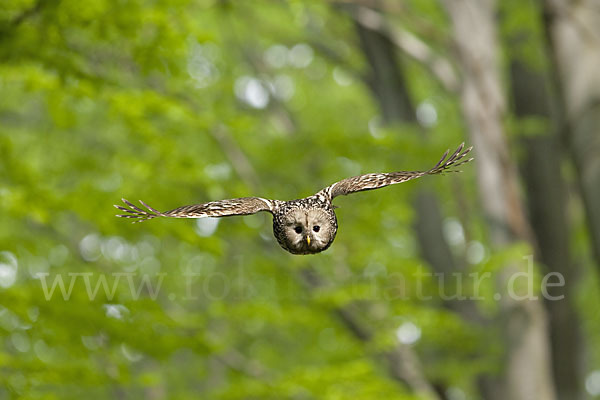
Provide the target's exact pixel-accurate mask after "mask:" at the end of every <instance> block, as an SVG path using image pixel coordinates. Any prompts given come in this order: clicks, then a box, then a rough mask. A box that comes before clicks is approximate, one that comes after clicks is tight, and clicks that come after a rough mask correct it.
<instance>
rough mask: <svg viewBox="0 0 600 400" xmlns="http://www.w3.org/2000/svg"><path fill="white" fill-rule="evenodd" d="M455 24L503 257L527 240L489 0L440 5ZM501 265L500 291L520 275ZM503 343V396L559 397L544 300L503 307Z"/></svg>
mask: <svg viewBox="0 0 600 400" xmlns="http://www.w3.org/2000/svg"><path fill="white" fill-rule="evenodd" d="M443 4H444V5H445V8H446V10H447V12H448V15H449V17H450V20H451V22H452V28H453V32H454V40H455V43H456V47H457V51H458V60H459V62H460V64H461V66H462V71H463V72H464V76H463V84H462V88H461V103H462V110H463V113H464V116H465V120H466V122H467V126H468V128H469V132H470V134H471V138H472V143H473V145H474V147H475V149H476V163H477V178H478V183H479V190H480V196H481V200H482V206H483V211H484V214H485V216H486V218H487V221H488V225H489V234H490V239H491V243H492V245H493V246H494V247H495V249H496V250H502V249H504V248H506V247H508V246H510V245H512V244H514V243H516V242H518V241H529V240H530V239H531V238H530V228H529V226H528V224H527V221H526V218H525V214H524V210H523V207H522V205H521V201H520V198H519V192H518V180H517V172H516V167H515V164H514V163H513V161H512V160H511V158H510V154H509V151H508V144H507V142H506V138H505V135H504V132H503V127H502V118H503V116H504V112H505V99H504V94H503V92H502V89H501V80H500V73H499V71H498V64H497V59H496V54H497V52H498V44H497V38H496V22H495V20H494V2H493V1H491V0H444V1H443ZM521 262H522V261H521V260H519V261H515V263H513V264H510V265H506V266H505V267H504V268H503V270H502V272H501V274H500V276H501V282H499V283H500V285H501V287H503V288H504V287H506V284H507V281H508V278H509V276H511V275H512V274H513V273H515V272H516V271H517V265H518V263H521ZM501 317H502V319H503V321H504V327H505V337H506V339H507V342H506V366H505V379H506V393H507V398H509V399H511V400H530V399H540V400H553V399H555V398H556V395H555V389H554V383H553V381H552V373H551V368H550V365H551V364H550V359H551V357H550V345H549V338H548V332H547V316H546V313H545V310H544V307H543V304H542V303H541V301H534V300H516V299H514V298H511V297H510V296H504V298H503V300H502V302H501Z"/></svg>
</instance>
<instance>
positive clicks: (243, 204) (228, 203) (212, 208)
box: [115, 197, 277, 223]
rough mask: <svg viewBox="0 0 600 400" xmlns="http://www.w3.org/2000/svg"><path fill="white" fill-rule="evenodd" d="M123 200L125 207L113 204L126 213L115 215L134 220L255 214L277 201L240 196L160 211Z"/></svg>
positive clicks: (274, 205)
mask: <svg viewBox="0 0 600 400" xmlns="http://www.w3.org/2000/svg"><path fill="white" fill-rule="evenodd" d="M121 200H123V203H125V205H126V207H123V206H119V205H116V204H115V207H116V208H118V209H119V210H121V211H124V212H126V213H127V214H120V215H117V217H122V218H134V219H136V221H133V222H134V223H135V222H142V221H146V220H148V219H152V218H156V217H172V218H204V217H228V216H233V215H248V214H255V213H257V212H259V211H269V212H271V213H272V212H273V211H274V210H275V208H276V205H277V202H276V201H274V200H268V199H263V198H261V197H242V198H239V199H228V200H219V201H211V202H209V203H203V204H193V205H189V206H183V207H179V208H176V209H174V210H171V211H165V212H160V211H158V210H155V209H154V208H152V207H150V206H149V205H148V204H146V203H144V202H143V201H141V200H140V203H141V204H142V206H144V207H145V208H146V209H147V210H144V209H142V208H140V207H137V206H135V205H134V204H132V203H131V202H129V201H127V200H126V199H121Z"/></svg>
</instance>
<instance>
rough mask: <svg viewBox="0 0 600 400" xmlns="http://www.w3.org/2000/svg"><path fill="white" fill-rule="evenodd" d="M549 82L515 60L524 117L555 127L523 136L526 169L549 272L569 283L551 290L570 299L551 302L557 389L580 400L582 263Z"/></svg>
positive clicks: (514, 82) (518, 110) (518, 107)
mask: <svg viewBox="0 0 600 400" xmlns="http://www.w3.org/2000/svg"><path fill="white" fill-rule="evenodd" d="M548 85H549V82H548V81H547V80H546V79H544V74H543V71H533V70H532V69H531V68H530V67H528V66H527V65H525V64H524V63H523V62H520V61H518V60H515V61H513V62H512V65H511V92H512V97H513V104H514V108H515V115H516V116H517V117H518V118H531V117H535V118H544V119H546V121H548V122H549V124H548V125H549V126H550V128H549V131H547V132H543V133H536V134H534V135H530V136H524V137H523V138H522V139H521V141H522V143H523V146H524V148H525V151H526V155H525V156H524V157H523V162H522V168H521V170H522V176H523V177H524V179H525V181H526V185H525V187H526V188H527V199H528V209H529V217H530V221H531V224H532V228H533V232H534V234H535V238H536V243H537V258H539V259H540V260H541V261H542V263H543V264H544V266H545V267H546V269H545V271H544V272H546V273H550V272H558V273H560V274H561V275H562V276H563V277H564V282H565V285H564V286H563V287H561V288H556V289H554V290H553V291H552V293H550V294H551V295H552V296H555V297H558V296H564V298H563V299H562V300H555V301H552V300H548V301H547V302H546V307H547V309H548V312H549V316H550V335H551V336H550V338H551V345H552V358H553V362H552V367H553V371H554V380H555V382H556V390H557V394H558V397H559V398H560V399H573V400H577V399H581V398H582V396H583V394H582V392H581V384H580V378H579V377H580V376H581V373H580V372H581V371H580V369H581V365H582V360H581V358H582V351H581V347H582V346H581V336H582V335H581V331H580V326H581V323H580V321H578V317H577V312H576V308H575V304H574V303H573V301H574V297H575V289H576V288H575V285H576V283H577V277H576V271H577V267H576V265H575V263H574V262H573V260H572V259H571V255H570V251H569V226H568V223H567V215H566V209H567V204H566V200H567V191H566V184H565V182H564V179H563V177H562V174H561V168H560V160H561V158H562V157H561V156H562V154H561V152H560V150H559V145H558V143H559V142H558V139H559V138H558V126H557V124H556V118H555V117H554V116H553V115H552V112H551V110H552V109H555V107H552V106H551V104H550V101H551V100H550V99H551V97H550V95H549V93H548V90H547V87H548ZM553 121H554V124H553V123H552V122H553Z"/></svg>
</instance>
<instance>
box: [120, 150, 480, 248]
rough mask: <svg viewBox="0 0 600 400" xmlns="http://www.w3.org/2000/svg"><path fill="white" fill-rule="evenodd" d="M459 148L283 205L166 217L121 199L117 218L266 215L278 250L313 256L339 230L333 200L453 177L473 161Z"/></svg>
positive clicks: (207, 207) (252, 203) (213, 207)
mask: <svg viewBox="0 0 600 400" xmlns="http://www.w3.org/2000/svg"><path fill="white" fill-rule="evenodd" d="M463 148H464V143H462V144H461V145H460V146H459V147H458V149H457V150H456V151H455V152H454V153H453V154H452V155H451V156H450V157H448V158H447V159H446V157H447V156H448V151H446V152H445V153H444V155H443V156H442V158H441V160H440V161H439V162H438V163H437V164H436V165H435V166H434V167H433V168H431V169H429V170H427V171H399V172H389V173H379V174H365V175H359V176H354V177H351V178H346V179H344V180H341V181H339V182H336V183H334V184H332V185H330V186H327V187H326V188H324V189H322V190H320V191H318V192H317V193H316V194H314V195H312V196H309V197H306V198H304V199H297V200H290V201H282V200H270V199H263V198H262V197H242V198H239V199H229V200H219V201H211V202H209V203H203V204H194V205H189V206H183V207H179V208H176V209H174V210H171V211H165V212H160V211H158V210H155V209H154V208H152V207H150V206H149V205H147V204H146V203H144V202H143V201H141V200H140V203H141V204H142V205H143V206H144V207H146V209H147V211H146V210H143V209H141V208H139V207H137V206H135V205H133V204H132V203H130V202H129V201H127V200H125V199H122V200H123V202H124V203H125V205H126V206H127V207H122V206H118V205H115V207H116V208H118V209H119V210H121V211H124V212H126V213H127V214H121V215H117V216H118V217H123V218H135V219H137V221H133V222H141V221H145V220H147V219H152V218H156V217H172V218H204V217H229V216H233V215H249V214H255V213H257V212H259V211H267V212H270V213H271V214H272V215H273V234H274V235H275V238H276V239H277V242H278V243H279V245H280V246H281V247H283V249H285V250H287V251H289V252H290V253H292V254H315V253H319V252H321V251H323V250H326V249H327V248H329V246H331V243H333V240H334V239H335V234H336V233H337V227H338V226H337V219H336V216H335V211H334V208H335V206H333V204H332V201H333V199H334V198H336V197H337V196H341V195H347V194H350V193H355V192H361V191H363V190H372V189H379V188H382V187H384V186H388V185H393V184H395V183H401V182H406V181H409V180H411V179H416V178H420V177H422V176H425V175H434V174H442V173H444V172H454V171H452V170H451V168H454V167H458V166H459V165H462V164H465V163H467V162H469V161H471V160H473V158H468V159H467V158H465V156H466V155H467V154H468V153H469V152H470V151H471V149H472V148H473V147H469V148H467V149H465V150H464V151H463Z"/></svg>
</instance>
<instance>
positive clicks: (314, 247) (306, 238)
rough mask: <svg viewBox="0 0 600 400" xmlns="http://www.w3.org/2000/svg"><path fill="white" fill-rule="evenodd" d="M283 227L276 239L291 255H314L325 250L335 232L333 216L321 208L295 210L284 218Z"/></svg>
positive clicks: (335, 224)
mask: <svg viewBox="0 0 600 400" xmlns="http://www.w3.org/2000/svg"><path fill="white" fill-rule="evenodd" d="M283 225H284V226H283V227H282V228H283V232H282V235H281V236H280V237H279V238H278V239H280V240H281V241H282V242H283V243H282V246H283V247H284V248H286V250H288V251H289V252H290V253H293V254H314V253H319V252H321V251H323V250H325V249H327V248H328V247H329V245H331V243H332V242H333V239H335V233H336V231H337V223H336V219H335V214H334V213H333V211H332V210H325V209H322V208H308V209H302V208H299V209H295V210H293V211H291V212H289V213H288V214H287V215H285V216H284V218H283Z"/></svg>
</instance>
